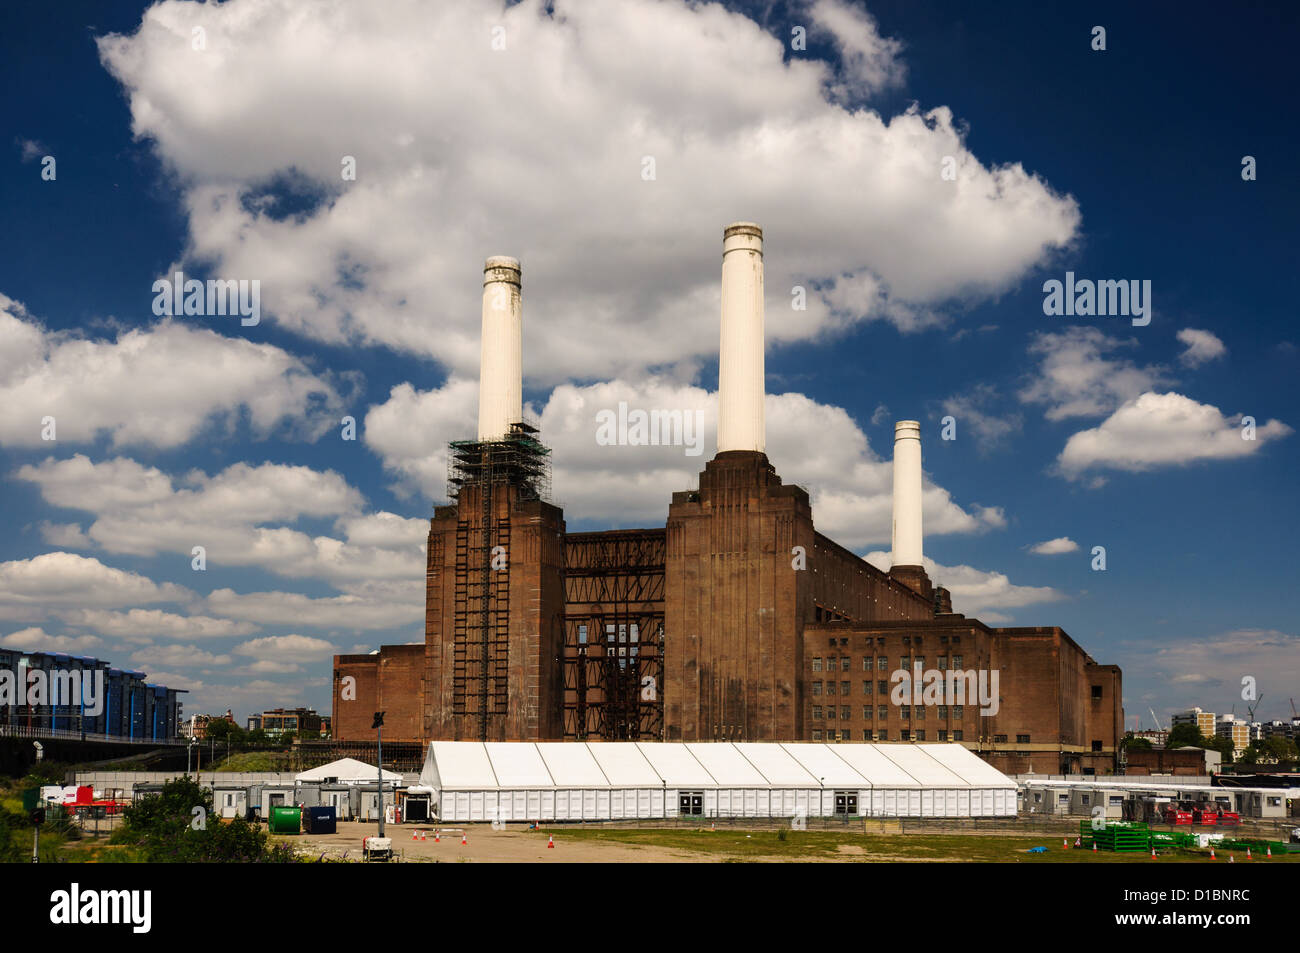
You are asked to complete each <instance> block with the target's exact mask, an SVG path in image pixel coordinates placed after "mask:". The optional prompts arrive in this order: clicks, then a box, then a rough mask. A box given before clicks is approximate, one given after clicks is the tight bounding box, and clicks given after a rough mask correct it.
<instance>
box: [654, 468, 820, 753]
mask: <svg viewBox="0 0 1300 953" xmlns="http://www.w3.org/2000/svg"><path fill="white" fill-rule="evenodd" d="M667 532H668V540H667V563H666V570H667V571H666V580H667V586H666V600H665V616H664V629H665V635H664V722H665V729H666V731H665V737H666V740H668V741H715V740H745V741H764V740H791V739H794V738H799V737H801V731H802V711H801V709H802V706H801V705H800V703H799V702H800V699H799V698H798V685H799V673H800V672H801V671H802V666H803V658H802V651H803V650H802V639H801V638H800V634H801V633H802V631H803V623H804V620H805V619H807V618H808V617H809V615H810V613H811V609H812V596H811V591H812V584H811V581H810V579H809V572H808V571H807V570H806V569H803V568H796V567H800V566H806V565H808V562H809V560H811V558H812V554H813V551H814V532H813V523H812V508H811V506H810V505H809V501H808V494H807V493H805V492H804V490H803V489H802V488H800V487H798V486H789V485H785V484H782V483H781V478H780V477H779V476H777V474H776V471H775V469H774V468H773V467H772V465H771V464H770V463H768V460H767V455H766V454H764V453H761V452H756V451H745V450H733V451H723V452H720V453H719V454H718V455H717V456H716V457H715V458H714V459H713V460H711V461H710V462H709V463H708V464H707V465H706V466H705V468H704V472H703V473H701V474H700V488H699V491H698V492H694V491H692V492H685V493H675V494H673V502H672V505H671V506H670V507H669V509H668V528H667ZM795 547H802V553H803V558H802V559H801V558H800V551H799V550H796V549H795Z"/></svg>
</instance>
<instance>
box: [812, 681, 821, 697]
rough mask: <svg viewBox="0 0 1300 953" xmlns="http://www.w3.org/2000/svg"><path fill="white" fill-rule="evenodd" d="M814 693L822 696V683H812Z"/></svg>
mask: <svg viewBox="0 0 1300 953" xmlns="http://www.w3.org/2000/svg"><path fill="white" fill-rule="evenodd" d="M812 693H813V694H814V695H820V694H821V693H822V683H821V682H813V683H812Z"/></svg>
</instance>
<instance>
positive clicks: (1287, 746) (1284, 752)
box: [1263, 735, 1296, 761]
mask: <svg viewBox="0 0 1300 953" xmlns="http://www.w3.org/2000/svg"><path fill="white" fill-rule="evenodd" d="M1263 750H1264V754H1265V755H1266V756H1267V757H1269V758H1276V759H1277V760H1278V761H1294V760H1295V759H1296V746H1295V742H1294V741H1292V740H1291V739H1290V738H1283V737H1282V736H1281V735H1274V736H1273V737H1272V738H1267V739H1265V741H1264V744H1263Z"/></svg>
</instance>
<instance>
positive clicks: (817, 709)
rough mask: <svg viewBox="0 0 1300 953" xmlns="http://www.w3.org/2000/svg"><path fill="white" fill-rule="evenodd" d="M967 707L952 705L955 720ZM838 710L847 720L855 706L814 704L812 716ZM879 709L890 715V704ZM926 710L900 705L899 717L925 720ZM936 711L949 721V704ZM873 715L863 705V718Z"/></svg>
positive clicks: (1020, 739)
mask: <svg viewBox="0 0 1300 953" xmlns="http://www.w3.org/2000/svg"><path fill="white" fill-rule="evenodd" d="M965 708H966V706H965V705H953V706H952V717H953V719H954V720H958V721H960V720H961V718H962V715H963V713H964V711H965ZM837 710H838V711H839V713H840V715H839V717H840V718H841V719H844V720H847V719H849V718H852V717H853V715H852V711H853V706H852V705H840V706H839V708H838V709H836V707H835V706H834V705H827V706H822V705H813V706H812V716H813V719H814V720H818V721H821V720H828V721H831V720H834V718H835V712H836V711H837ZM877 711H878V715H879V717H880V718H888V717H889V706H888V705H880V706H878V709H877ZM925 712H926V709H925V707H924V706H922V705H917V706H916V713H915V716H914V715H913V713H912V706H911V705H900V706H898V714H899V717H900V718H905V719H907V720H909V721H910V720H912V718H913V717H915V718H916V720H917V721H925ZM935 712H936V714H937V716H938V718H939V720H940V721H947V720H948V706H947V705H936V706H935ZM871 716H872V707H871V706H870V705H863V706H862V717H863V719H864V720H867V721H870V720H871ZM998 738H1001V739H1002V740H1003V741H1006V740H1007V738H1006V735H997V736H995V737H994V739H993V740H994V741H997V740H998ZM1016 740H1017V741H1018V742H1020V743H1021V744H1028V743H1029V736H1028V735H1016Z"/></svg>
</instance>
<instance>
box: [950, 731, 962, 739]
mask: <svg viewBox="0 0 1300 953" xmlns="http://www.w3.org/2000/svg"><path fill="white" fill-rule="evenodd" d="M952 740H953V741H961V732H960V731H954V732H953V733H952Z"/></svg>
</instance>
